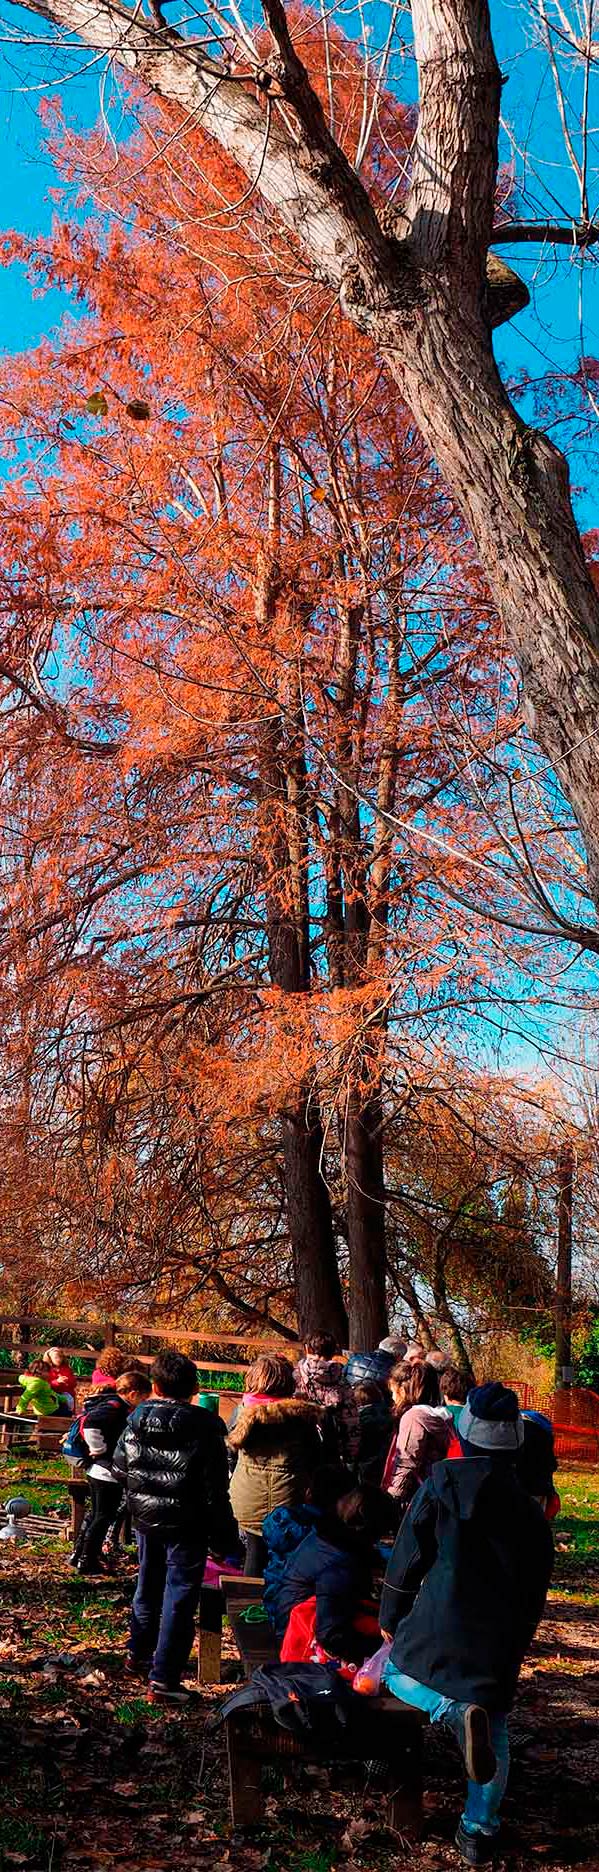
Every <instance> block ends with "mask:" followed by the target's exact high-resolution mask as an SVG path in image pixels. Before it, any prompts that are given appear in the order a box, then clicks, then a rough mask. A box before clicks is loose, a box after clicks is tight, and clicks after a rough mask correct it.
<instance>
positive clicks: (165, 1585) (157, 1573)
mask: <svg viewBox="0 0 599 1872" xmlns="http://www.w3.org/2000/svg"><path fill="white" fill-rule="evenodd" d="M151 1376H152V1385H153V1395H152V1397H151V1398H150V1399H149V1401H148V1403H146V1404H140V1405H138V1407H137V1409H136V1410H134V1411H133V1412H132V1414H131V1416H130V1417H129V1420H128V1423H127V1426H126V1429H125V1431H124V1434H123V1435H122V1436H121V1439H120V1442H119V1443H118V1445H117V1448H116V1450H115V1455H114V1462H113V1472H114V1475H115V1476H116V1477H117V1478H118V1483H119V1485H120V1487H121V1488H123V1487H124V1489H125V1494H126V1499H127V1507H128V1508H129V1510H130V1513H131V1518H132V1521H133V1526H134V1527H135V1528H136V1530H137V1536H138V1549H139V1577H138V1581H137V1589H136V1593H135V1598H134V1600H133V1606H132V1610H131V1630H130V1639H129V1669H130V1670H131V1672H132V1673H133V1674H134V1675H141V1676H144V1675H146V1674H147V1673H148V1671H149V1679H150V1689H151V1691H152V1694H153V1696H154V1697H155V1698H157V1699H159V1700H161V1701H166V1702H175V1703H180V1702H183V1701H185V1700H186V1697H187V1692H186V1691H185V1690H182V1688H181V1673H182V1671H183V1670H184V1669H185V1666H186V1664H187V1661H188V1658H189V1653H190V1651H191V1646H192V1643H193V1631H194V1619H195V1614H196V1610H197V1605H198V1600H199V1597H200V1586H201V1583H202V1575H203V1572H204V1567H205V1564H206V1556H207V1553H208V1549H209V1548H210V1551H211V1553H212V1555H213V1557H214V1559H215V1560H224V1559H225V1558H226V1556H227V1555H228V1554H231V1553H233V1552H234V1551H235V1548H236V1545H237V1529H236V1526H235V1522H234V1519H233V1516H232V1513H231V1508H230V1504H229V1493H228V1481H229V1476H228V1469H227V1457H226V1450H225V1443H224V1438H223V1436H222V1434H221V1431H220V1430H219V1427H218V1421H217V1419H216V1418H215V1417H213V1415H212V1413H211V1411H206V1410H197V1409H195V1408H194V1404H193V1400H194V1398H195V1396H196V1393H197V1389H198V1375H197V1371H196V1368H195V1365H194V1364H193V1362H192V1360H191V1359H189V1358H186V1356H185V1354H184V1353H183V1352H161V1353H159V1355H158V1358H157V1359H155V1360H154V1364H153V1366H152V1373H151ZM124 1408H125V1409H126V1406H125V1407H124Z"/></svg>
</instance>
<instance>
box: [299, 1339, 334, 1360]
mask: <svg viewBox="0 0 599 1872" xmlns="http://www.w3.org/2000/svg"><path fill="white" fill-rule="evenodd" d="M305 1345H306V1351H307V1352H313V1353H314V1354H315V1356H316V1358H326V1359H331V1358H334V1356H335V1353H336V1352H338V1350H339V1347H338V1345H337V1340H336V1339H335V1338H334V1337H333V1334H332V1333H330V1332H321V1333H311V1334H310V1338H309V1339H306V1341H305Z"/></svg>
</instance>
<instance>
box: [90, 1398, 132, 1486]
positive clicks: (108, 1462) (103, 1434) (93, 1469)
mask: <svg viewBox="0 0 599 1872" xmlns="http://www.w3.org/2000/svg"><path fill="white" fill-rule="evenodd" d="M127 1416H128V1405H127V1404H126V1403H125V1400H124V1398H122V1397H119V1394H118V1391H116V1390H115V1386H114V1381H112V1382H111V1383H110V1385H106V1386H105V1389H104V1390H103V1391H100V1392H98V1396H97V1397H91V1398H87V1399H86V1401H85V1404H84V1406H83V1411H82V1413H81V1435H82V1437H83V1441H84V1443H85V1444H86V1445H87V1448H88V1450H89V1454H90V1458H91V1462H90V1465H89V1467H88V1470H87V1473H88V1476H90V1478H91V1480H92V1481H95V1482H112V1481H114V1477H113V1474H112V1459H113V1456H114V1452H115V1449H116V1446H117V1443H118V1440H119V1437H120V1434H121V1431H122V1430H124V1428H125V1424H126V1422H127Z"/></svg>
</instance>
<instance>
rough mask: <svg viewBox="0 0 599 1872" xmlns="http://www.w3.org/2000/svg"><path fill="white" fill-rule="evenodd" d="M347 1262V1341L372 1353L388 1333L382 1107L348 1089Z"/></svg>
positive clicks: (374, 1099)
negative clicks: (348, 1259)
mask: <svg viewBox="0 0 599 1872" xmlns="http://www.w3.org/2000/svg"><path fill="white" fill-rule="evenodd" d="M345 1158H346V1170H347V1230H348V1245H349V1253H350V1263H349V1343H350V1347H351V1349H352V1351H355V1352H371V1351H372V1350H373V1348H374V1347H375V1346H377V1345H378V1343H379V1340H380V1339H384V1337H385V1334H386V1333H387V1332H388V1322H387V1257H386V1251H385V1176H384V1166H383V1132H382V1106H381V1100H380V1097H379V1096H378V1094H376V1093H375V1094H373V1096H372V1098H370V1099H369V1100H367V1101H365V1100H364V1097H363V1094H360V1092H358V1091H357V1090H356V1088H352V1089H351V1090H350V1092H349V1093H348V1099H347V1111H346V1125H345Z"/></svg>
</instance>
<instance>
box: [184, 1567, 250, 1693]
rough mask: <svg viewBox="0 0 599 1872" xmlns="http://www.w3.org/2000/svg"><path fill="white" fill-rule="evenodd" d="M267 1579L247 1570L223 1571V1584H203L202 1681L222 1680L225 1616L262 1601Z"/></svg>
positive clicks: (201, 1614) (200, 1623) (200, 1616)
mask: <svg viewBox="0 0 599 1872" xmlns="http://www.w3.org/2000/svg"><path fill="white" fill-rule="evenodd" d="M263 1590H264V1580H262V1579H256V1578H254V1577H251V1578H250V1577H249V1576H248V1575H247V1574H243V1573H221V1574H220V1585H219V1586H217V1587H215V1586H203V1587H202V1590H201V1593H200V1609H199V1621H198V1683H206V1684H215V1683H216V1684H218V1683H220V1682H221V1666H222V1641H223V1618H224V1615H225V1611H226V1610H227V1611H228V1609H229V1604H230V1606H231V1607H233V1606H240V1605H250V1604H254V1603H257V1604H258V1605H259V1604H260V1601H261V1599H262V1593H263Z"/></svg>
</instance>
